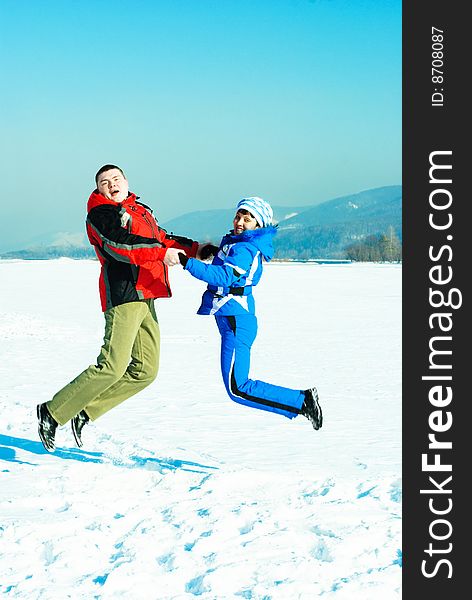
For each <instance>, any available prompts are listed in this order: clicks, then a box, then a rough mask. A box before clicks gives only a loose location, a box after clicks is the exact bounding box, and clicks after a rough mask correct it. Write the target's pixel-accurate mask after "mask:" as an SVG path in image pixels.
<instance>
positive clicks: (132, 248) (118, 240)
mask: <svg viewBox="0 0 472 600" xmlns="http://www.w3.org/2000/svg"><path fill="white" fill-rule="evenodd" d="M87 232H88V235H89V239H90V241H91V243H92V244H93V245H95V246H98V247H99V248H103V250H105V251H106V252H107V253H108V254H109V255H110V256H112V257H113V258H115V259H116V260H119V261H121V262H127V263H131V264H134V265H142V264H144V263H146V262H149V261H156V260H160V261H163V260H164V258H165V255H166V251H167V246H166V244H165V243H164V242H163V241H161V240H158V239H156V238H148V237H144V236H141V235H136V234H134V233H129V232H128V231H127V229H126V228H124V227H123V226H122V224H121V219H120V214H119V211H118V210H117V209H116V207H114V206H111V205H101V206H97V207H95V208H93V209H92V210H91V211H90V212H89V213H88V215H87Z"/></svg>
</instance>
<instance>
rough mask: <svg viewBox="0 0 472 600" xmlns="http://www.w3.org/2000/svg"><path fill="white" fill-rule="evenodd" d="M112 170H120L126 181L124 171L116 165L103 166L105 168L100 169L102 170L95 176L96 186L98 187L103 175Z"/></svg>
mask: <svg viewBox="0 0 472 600" xmlns="http://www.w3.org/2000/svg"><path fill="white" fill-rule="evenodd" d="M112 169H118V171H119V172H120V173H121V174H122V175H123V177H124V178H125V179H126V176H125V174H124V173H123V169H120V167H117V166H116V165H103V167H100V169H98V171H97V174H96V175H95V184H96V185H98V178H99V177H100V175H101V174H102V173H105V171H111V170H112Z"/></svg>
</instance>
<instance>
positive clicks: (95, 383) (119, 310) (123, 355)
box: [46, 302, 149, 425]
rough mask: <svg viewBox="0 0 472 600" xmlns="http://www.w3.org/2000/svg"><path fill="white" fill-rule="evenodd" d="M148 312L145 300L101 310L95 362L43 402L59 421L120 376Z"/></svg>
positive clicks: (72, 414) (74, 413) (112, 383)
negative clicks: (101, 325) (102, 324)
mask: <svg viewBox="0 0 472 600" xmlns="http://www.w3.org/2000/svg"><path fill="white" fill-rule="evenodd" d="M148 313H149V307H148V305H147V304H146V303H145V302H129V303H127V304H121V305H119V306H115V307H114V308H111V309H109V310H107V311H106V312H105V313H104V315H105V336H104V341H103V346H102V348H101V352H100V355H99V357H98V359H97V364H96V365H90V367H88V368H87V369H85V371H83V372H82V373H81V374H80V375H79V376H78V377H76V378H75V379H74V380H73V381H71V382H70V383H69V384H68V385H66V386H65V387H64V388H63V389H62V390H60V391H59V392H57V394H56V395H55V396H54V397H53V399H52V400H50V401H49V402H47V403H46V406H47V409H48V411H49V412H50V414H51V415H52V416H53V418H54V419H55V420H56V421H57V422H58V423H59V425H64V423H67V421H69V420H70V419H72V417H74V416H75V415H76V414H78V413H79V412H80V411H81V410H83V409H84V407H86V406H87V405H88V404H89V403H90V401H91V400H93V399H94V398H96V397H97V396H99V395H100V394H103V392H104V391H106V390H107V389H108V388H110V387H111V386H112V385H114V384H115V383H116V382H117V381H119V380H120V379H121V377H123V374H124V373H125V372H126V369H127V367H128V364H129V362H130V358H131V352H132V349H133V347H134V343H135V340H136V336H137V333H138V331H139V328H140V327H141V323H142V322H143V320H144V319H145V318H146V316H147V315H148ZM130 395H131V394H130ZM89 416H91V415H89Z"/></svg>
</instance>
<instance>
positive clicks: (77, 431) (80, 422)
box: [70, 410, 90, 448]
mask: <svg viewBox="0 0 472 600" xmlns="http://www.w3.org/2000/svg"><path fill="white" fill-rule="evenodd" d="M89 421H90V419H89V416H88V414H87V413H86V412H85V411H84V410H81V411H80V412H79V414H78V415H75V417H74V418H73V419H72V420H71V422H70V423H71V426H72V433H73V434H74V438H75V443H76V444H77V446H78V447H79V448H82V446H83V442H82V429H83V428H84V425H85V424H86V423H88V422H89Z"/></svg>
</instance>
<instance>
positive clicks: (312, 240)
mask: <svg viewBox="0 0 472 600" xmlns="http://www.w3.org/2000/svg"><path fill="white" fill-rule="evenodd" d="M273 210H274V221H275V222H276V223H277V224H278V234H277V236H276V237H275V241H274V246H275V258H279V259H293V260H305V259H310V258H329V259H342V258H346V247H347V246H349V245H350V244H352V243H354V242H360V241H362V240H364V239H365V238H368V237H369V236H373V235H381V234H384V233H386V232H394V233H395V234H396V235H397V236H398V238H399V239H400V240H401V226H402V187H401V186H400V185H391V186H386V187H380V188H375V189H371V190H365V191H362V192H359V193H357V194H351V195H348V196H342V197H339V198H334V199H333V200H328V201H326V202H322V203H321V204H317V205H314V206H313V205H311V206H296V207H293V206H274V207H273ZM234 212H235V211H234V209H215V210H201V211H194V212H190V213H186V214H184V215H182V216H180V217H176V218H175V219H171V220H170V221H166V222H165V223H161V224H160V225H161V226H162V227H164V229H166V230H167V231H168V232H169V233H175V234H177V235H183V236H187V237H190V238H192V239H196V240H199V241H212V242H213V243H218V242H219V241H220V239H221V237H222V236H223V235H224V234H225V233H226V232H227V231H229V230H230V228H231V224H232V220H233V217H234ZM59 256H68V257H71V258H92V257H94V256H95V253H94V252H93V250H92V248H91V247H90V246H89V245H88V242H87V240H86V238H85V234H82V233H78V234H73V233H60V234H55V236H53V237H52V238H51V237H50V238H49V239H48V240H44V241H43V243H42V244H40V245H36V244H35V245H33V246H31V247H28V248H26V249H24V250H18V251H14V252H7V253H3V254H1V255H0V258H25V259H28V258H44V259H47V258H57V257H59Z"/></svg>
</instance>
